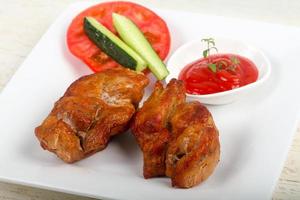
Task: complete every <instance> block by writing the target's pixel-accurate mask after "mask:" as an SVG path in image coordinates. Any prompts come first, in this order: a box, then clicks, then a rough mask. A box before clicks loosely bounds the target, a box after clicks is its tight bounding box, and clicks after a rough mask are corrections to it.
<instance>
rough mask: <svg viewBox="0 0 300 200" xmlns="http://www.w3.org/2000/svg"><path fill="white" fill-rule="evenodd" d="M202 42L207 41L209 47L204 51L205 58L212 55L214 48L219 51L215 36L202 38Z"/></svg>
mask: <svg viewBox="0 0 300 200" xmlns="http://www.w3.org/2000/svg"><path fill="white" fill-rule="evenodd" d="M201 42H205V43H206V45H207V49H205V50H204V51H203V53H202V54H203V57H204V58H207V57H208V56H210V51H211V50H212V49H214V50H215V51H216V52H217V53H218V49H217V47H216V43H215V40H214V39H213V38H204V39H202V40H201Z"/></svg>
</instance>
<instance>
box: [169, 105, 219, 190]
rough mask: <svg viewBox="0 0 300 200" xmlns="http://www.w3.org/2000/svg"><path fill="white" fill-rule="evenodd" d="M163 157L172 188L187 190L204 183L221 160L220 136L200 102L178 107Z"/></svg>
mask: <svg viewBox="0 0 300 200" xmlns="http://www.w3.org/2000/svg"><path fill="white" fill-rule="evenodd" d="M170 122H171V127H172V136H171V139H170V141H169V145H168V149H167V154H166V175H167V176H169V177H171V179H172V185H173V186H176V187H181V188H190V187H192V186H195V185H197V184H199V183H201V182H202V181H204V180H206V179H207V178H208V177H209V176H210V175H211V174H212V172H213V171H214V169H215V167H216V165H217V164H218V162H219V159H220V143H219V133H218V130H217V128H216V126H215V124H214V121H213V118H212V116H211V114H210V112H209V111H208V110H207V108H206V107H205V106H203V105H202V104H200V103H199V102H189V103H183V104H181V105H179V106H177V108H176V110H175V112H174V114H173V115H172V117H171V120H170Z"/></svg>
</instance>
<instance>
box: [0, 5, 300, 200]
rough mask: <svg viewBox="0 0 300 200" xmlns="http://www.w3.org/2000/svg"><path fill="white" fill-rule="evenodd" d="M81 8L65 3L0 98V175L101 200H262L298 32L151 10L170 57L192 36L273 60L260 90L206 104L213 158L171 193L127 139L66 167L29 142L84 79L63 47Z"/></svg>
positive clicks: (293, 111) (289, 122) (292, 108)
mask: <svg viewBox="0 0 300 200" xmlns="http://www.w3.org/2000/svg"><path fill="white" fill-rule="evenodd" d="M90 5H91V4H90V3H86V2H85V3H76V4H74V5H72V6H71V7H69V8H68V9H67V10H66V11H65V12H64V13H63V14H62V15H61V16H60V17H59V18H58V19H57V21H56V22H55V23H54V24H53V25H52V26H51V27H50V28H49V30H48V31H47V33H46V34H45V35H44V36H43V37H42V39H41V40H40V42H39V43H38V44H37V45H36V47H35V48H34V50H33V51H32V52H31V54H30V55H29V56H28V58H27V59H26V60H25V62H24V63H23V65H22V66H21V67H20V68H19V70H18V71H17V72H16V74H15V75H14V77H13V78H12V80H11V81H10V82H9V84H8V85H7V86H6V88H5V89H4V90H3V92H2V93H1V95H0V127H1V130H0V136H1V140H0V179H1V180H2V181H8V182H14V183H20V184H25V185H31V186H35V187H41V188H47V189H51V190H57V191H63V192H68V193H74V194H80V195H85V196H90V197H98V198H109V199H173V200H175V199H220V198H221V199H231V200H232V199H268V198H270V197H271V194H272V191H273V189H274V186H275V184H276V181H277V178H278V176H279V174H280V172H281V169H282V166H283V163H284V160H285V158H286V155H287V151H288V147H289V145H290V142H291V140H292V138H293V133H294V131H295V126H296V121H297V119H298V111H299V107H300V103H299V102H300V92H299V91H300V80H299V74H300V67H299V53H300V37H299V35H300V29H297V28H293V27H285V26H279V25H272V24H266V23H258V22H252V21H242V20H236V19H228V18H223V17H214V16H205V15H199V14H196V13H187V12H177V11H169V10H157V9H154V10H155V11H156V12H157V13H159V15H161V16H162V17H163V18H164V19H165V20H166V22H167V23H168V25H169V28H170V32H171V35H172V42H173V45H172V51H174V50H175V49H176V48H177V47H178V46H180V45H181V44H183V43H185V42H187V41H190V40H193V39H196V38H197V37H199V35H209V36H214V35H216V36H217V35H218V36H226V37H232V38H236V39H242V40H244V41H248V42H250V43H251V44H253V45H255V46H256V47H258V48H260V49H262V50H263V51H264V52H265V53H266V55H267V56H268V57H269V59H270V60H271V64H272V74H271V79H269V82H268V84H266V85H265V87H262V88H261V89H260V90H258V91H255V92H253V93H251V94H249V95H248V96H245V97H244V98H242V99H241V100H239V101H237V102H235V103H233V104H229V105H225V106H211V107H209V109H210V111H211V112H212V114H213V116H214V118H215V121H216V124H217V126H218V128H219V130H220V140H221V161H220V163H219V165H218V167H217V169H216V171H215V172H214V174H213V175H212V176H211V177H210V178H209V179H208V180H207V181H206V182H204V183H203V184H201V185H199V186H197V187H194V188H192V189H187V190H184V189H175V188H172V187H171V185H170V180H169V179H168V178H154V179H149V180H145V179H143V177H142V158H141V153H140V150H139V148H138V146H137V145H136V143H135V140H134V138H133V137H132V136H131V135H130V134H123V135H121V136H118V137H117V138H115V139H114V140H113V141H112V142H111V143H110V144H109V145H108V148H107V149H105V150H104V151H102V152H99V153H97V154H95V155H93V156H91V157H89V158H86V159H84V160H82V161H80V162H77V163H75V164H65V163H63V162H62V161H60V160H59V159H57V158H56V156H55V155H53V154H51V153H49V152H47V151H43V150H42V149H41V147H40V146H39V143H38V141H37V139H36V138H35V136H34V133H33V130H34V128H35V127H36V126H37V125H39V124H40V123H41V121H42V120H43V119H44V118H45V117H46V116H47V114H48V113H49V111H50V110H51V109H52V106H53V103H54V102H55V101H56V100H57V99H58V98H59V97H60V96H61V95H62V94H63V93H64V91H65V89H66V88H67V87H68V85H69V84H70V83H71V82H72V81H74V80H75V79H76V78H78V77H80V76H82V75H83V74H88V73H91V71H89V69H88V68H87V67H85V66H84V65H83V64H82V63H81V62H80V61H79V60H77V59H76V58H74V57H73V56H72V55H71V54H70V53H69V51H68V50H67V47H66V44H65V35H66V29H67V27H68V25H69V23H70V21H71V20H72V18H73V17H74V16H76V15H77V14H78V13H79V12H80V11H81V10H83V9H85V8H86V7H88V6H90ZM237 53H238V52H237ZM200 55H201V52H199V56H200ZM170 70H172V66H170Z"/></svg>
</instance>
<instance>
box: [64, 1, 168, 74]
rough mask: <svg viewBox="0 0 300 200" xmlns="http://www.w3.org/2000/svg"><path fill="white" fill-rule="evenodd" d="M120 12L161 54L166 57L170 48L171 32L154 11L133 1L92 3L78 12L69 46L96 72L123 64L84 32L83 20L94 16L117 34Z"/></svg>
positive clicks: (74, 53) (73, 22)
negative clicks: (115, 23) (116, 18)
mask: <svg viewBox="0 0 300 200" xmlns="http://www.w3.org/2000/svg"><path fill="white" fill-rule="evenodd" d="M113 12H115V13H119V14H121V15H124V16H126V17H128V18H130V19H131V20H133V21H134V23H135V24H136V25H137V26H138V27H139V28H140V29H141V31H142V32H143V33H144V35H145V37H146V38H147V39H148V41H149V42H150V44H151V45H152V47H153V48H154V50H155V51H156V52H157V54H158V55H159V57H160V58H161V59H162V60H163V59H165V58H166V57H167V55H168V53H169V50H170V40H171V39H170V33H169V30H168V27H167V25H166V23H165V21H164V20H163V19H162V18H160V17H159V16H158V15H156V14H155V13H154V12H153V11H151V10H149V9H148V8H145V7H143V6H141V5H138V4H135V3H131V2H118V1H116V2H106V3H100V4H97V5H95V6H92V7H90V8H88V9H86V10H84V11H83V12H81V13H80V14H79V15H77V16H76V17H75V18H74V19H73V21H72V23H71V25H70V26H69V29H68V32H67V45H68V48H69V50H70V51H71V52H72V54H73V55H75V56H76V57H78V58H79V59H81V60H82V61H83V62H85V63H86V64H87V65H88V66H89V67H90V68H91V69H92V70H93V71H95V72H99V71H102V70H104V69H109V68H114V67H117V66H120V65H119V64H118V63H117V62H115V61H114V60H112V59H111V58H110V57H109V56H107V55H106V54H105V53H104V52H102V51H101V49H99V48H98V47H97V46H96V45H95V44H94V43H93V42H92V41H91V40H90V39H89V38H88V37H87V36H86V34H85V33H84V30H83V19H84V17H86V16H90V17H94V18H96V19H97V20H98V21H99V22H101V23H102V24H103V25H104V26H106V27H107V28H108V29H109V30H111V31H112V32H113V33H115V34H116V30H115V29H114V27H113V23H112V13H113Z"/></svg>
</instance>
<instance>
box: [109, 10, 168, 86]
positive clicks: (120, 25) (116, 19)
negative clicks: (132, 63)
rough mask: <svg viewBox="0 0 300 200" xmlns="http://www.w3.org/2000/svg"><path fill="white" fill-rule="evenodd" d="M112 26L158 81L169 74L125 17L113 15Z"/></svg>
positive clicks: (146, 42)
mask: <svg viewBox="0 0 300 200" xmlns="http://www.w3.org/2000/svg"><path fill="white" fill-rule="evenodd" d="M112 17H113V24H114V27H115V29H116V30H117V32H118V33H119V35H120V37H121V39H122V40H123V41H124V42H125V43H126V44H127V45H128V46H130V47H131V48H132V49H133V50H135V51H136V52H137V53H138V54H139V55H141V57H142V58H143V59H144V60H145V61H146V62H147V63H148V67H149V68H150V70H151V71H152V73H153V74H154V75H155V76H156V78H157V79H158V80H162V79H164V78H166V77H167V76H168V74H169V71H168V69H167V68H166V65H165V64H164V63H163V61H162V60H161V59H160V57H159V56H158V55H157V53H156V52H155V51H154V50H153V48H152V46H151V44H150V43H149V42H148V40H147V39H146V38H145V36H144V35H143V33H142V32H141V31H140V29H139V28H138V27H137V26H136V25H135V24H134V23H133V22H132V21H131V20H130V19H128V18H127V17H124V16H122V15H119V14H116V13H113V14H112Z"/></svg>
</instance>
